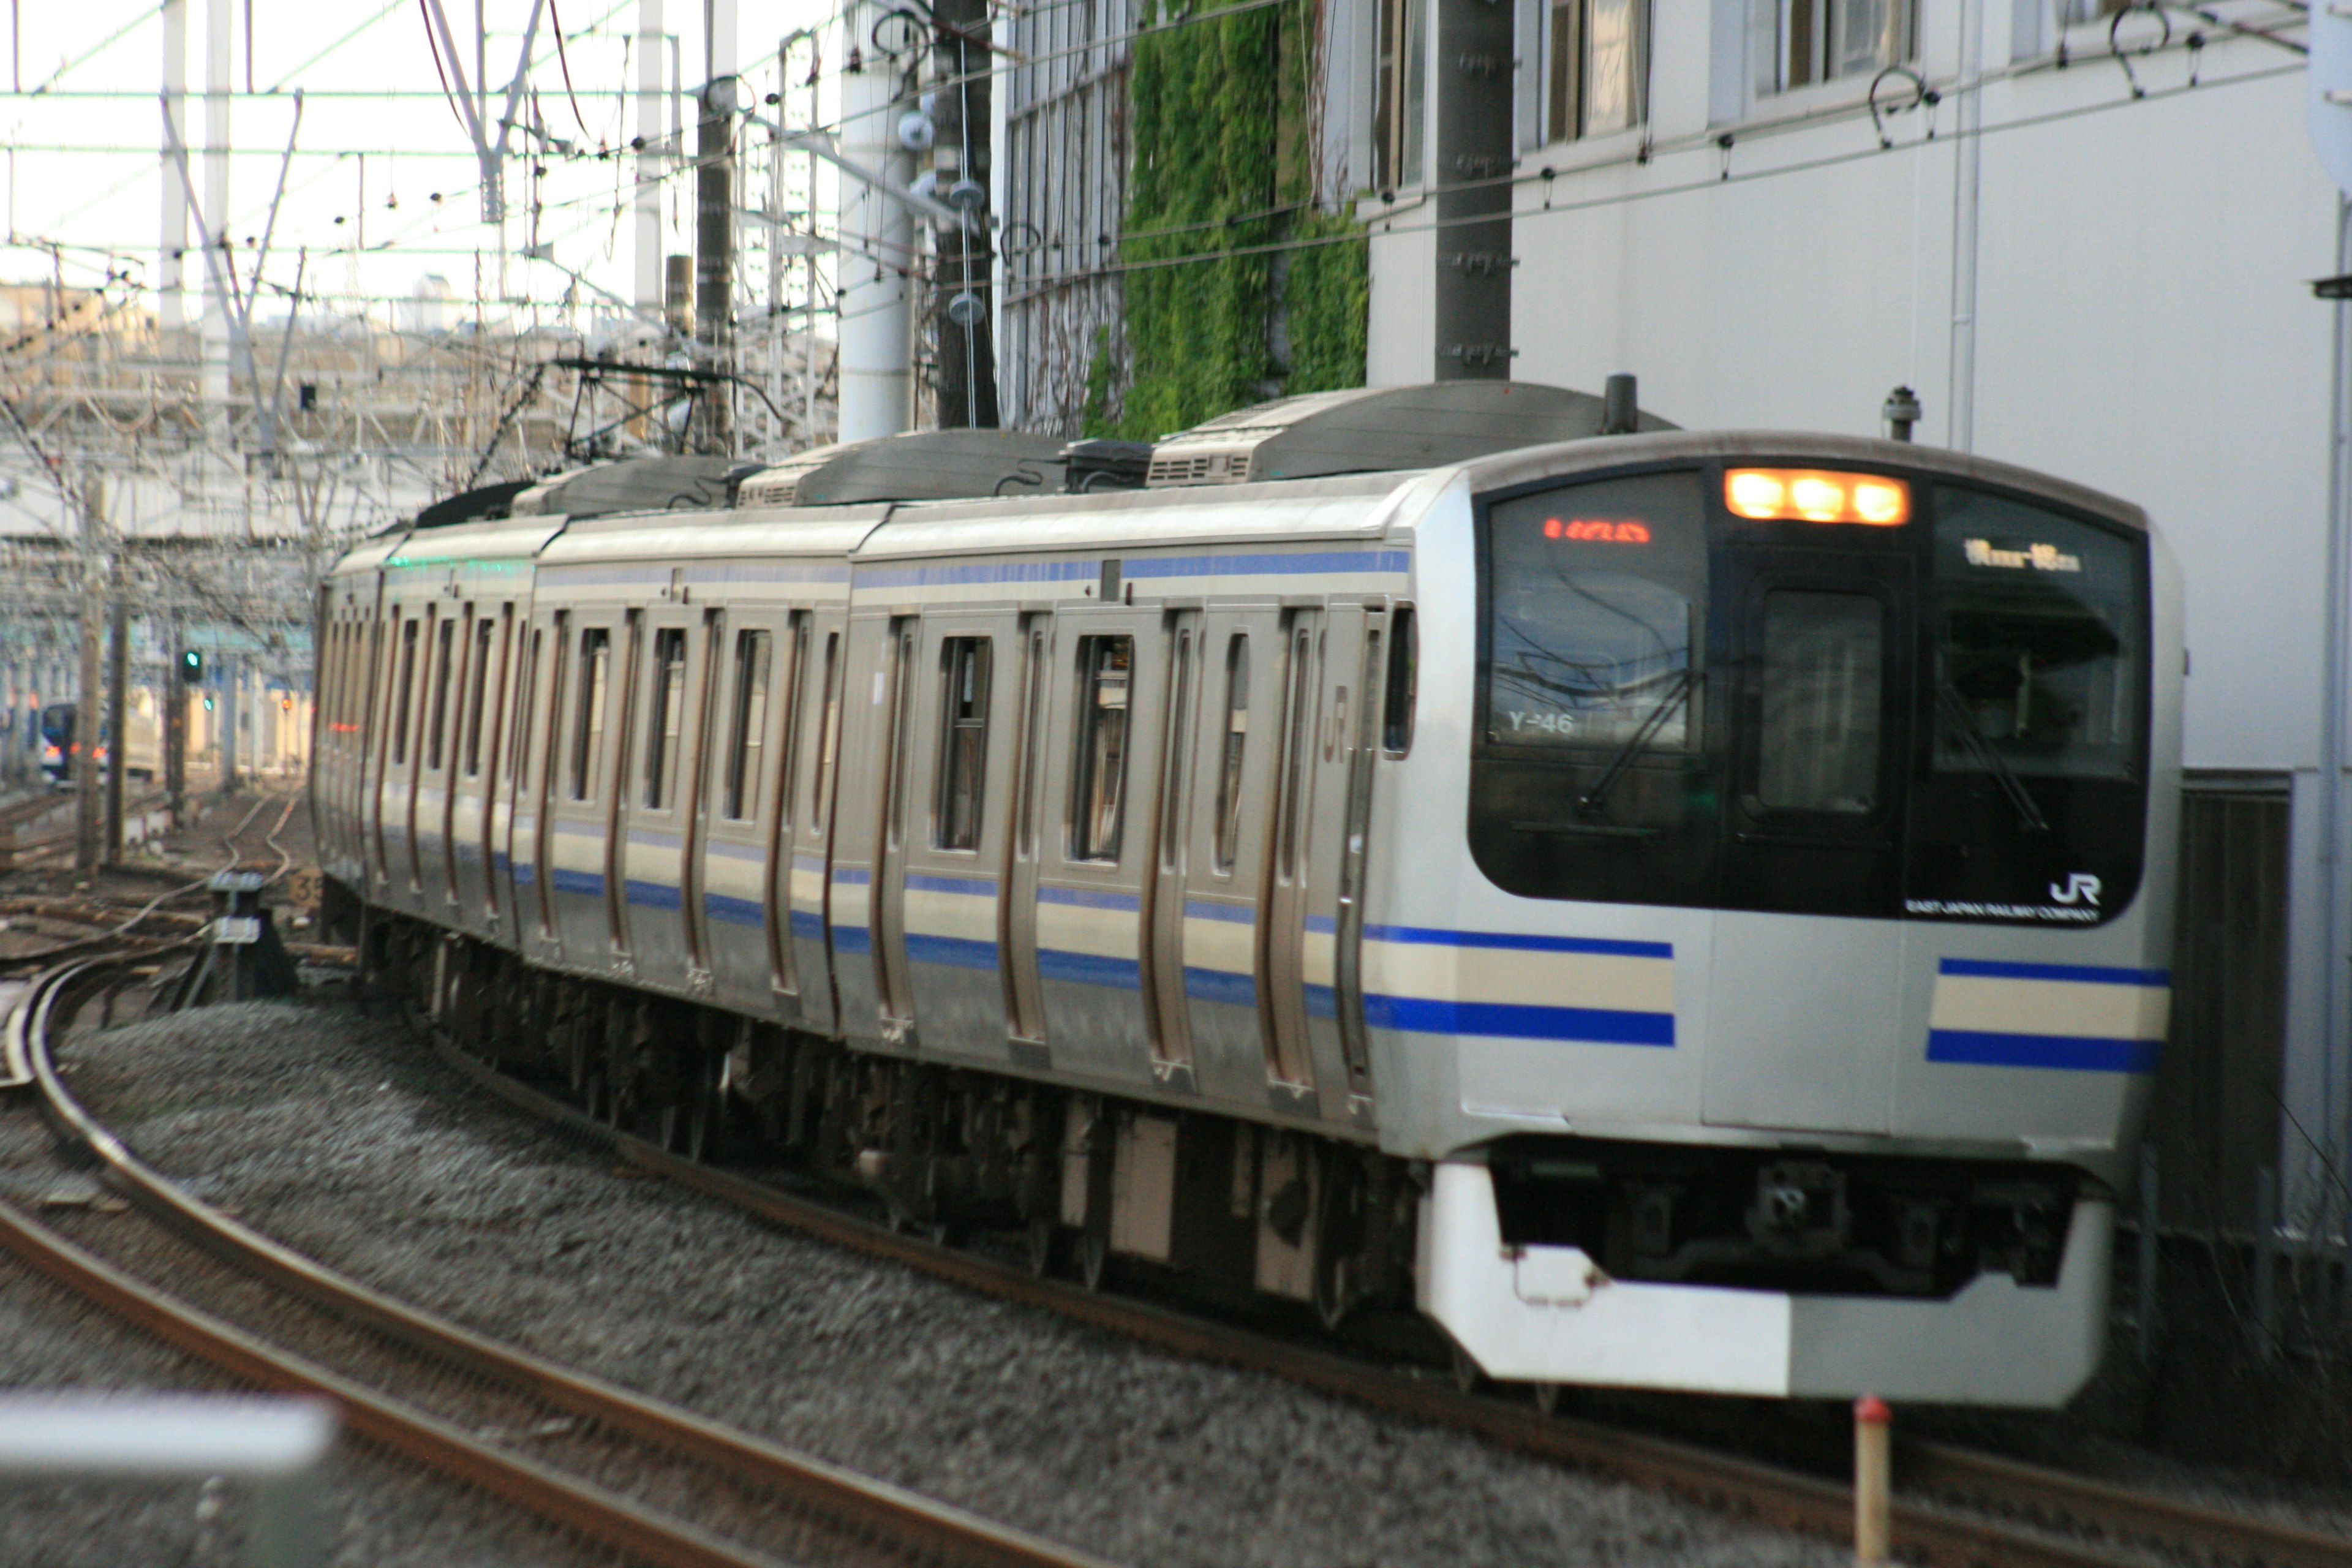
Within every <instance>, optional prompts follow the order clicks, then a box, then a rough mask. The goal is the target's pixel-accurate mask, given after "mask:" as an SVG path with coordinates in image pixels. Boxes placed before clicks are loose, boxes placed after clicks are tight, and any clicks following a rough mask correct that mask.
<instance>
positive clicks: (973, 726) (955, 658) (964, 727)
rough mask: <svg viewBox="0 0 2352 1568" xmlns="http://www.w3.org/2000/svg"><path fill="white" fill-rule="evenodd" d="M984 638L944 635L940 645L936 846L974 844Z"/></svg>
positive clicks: (984, 749) (984, 762) (983, 772)
mask: <svg viewBox="0 0 2352 1568" xmlns="http://www.w3.org/2000/svg"><path fill="white" fill-rule="evenodd" d="M988 649H989V641H988V639H987V638H986V637H950V638H948V639H947V640H946V642H944V643H942V644H941V645H940V680H941V682H942V684H943V687H944V690H943V692H942V697H943V700H942V701H941V703H940V798H939V803H938V805H937V806H936V807H935V808H934V814H933V817H932V821H933V823H934V824H935V833H936V838H935V842H936V844H937V846H938V847H940V848H941V849H977V848H979V847H980V811H981V801H982V784H984V783H985V782H986V777H987V772H988Z"/></svg>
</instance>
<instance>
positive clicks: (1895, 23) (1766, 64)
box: [1748, 0, 1917, 97]
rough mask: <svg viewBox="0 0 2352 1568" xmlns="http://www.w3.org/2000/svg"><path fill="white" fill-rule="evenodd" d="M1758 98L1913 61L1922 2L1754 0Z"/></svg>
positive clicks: (1751, 55) (1752, 41)
mask: <svg viewBox="0 0 2352 1568" xmlns="http://www.w3.org/2000/svg"><path fill="white" fill-rule="evenodd" d="M1749 5H1750V10H1749V13H1748V17H1749V24H1750V26H1751V27H1752V28H1753V34H1752V36H1751V38H1750V46H1749V59H1750V62H1751V63H1752V64H1753V66H1754V67H1755V71H1756V92H1757V96H1759V97H1762V96H1764V95H1766V94H1768V93H1775V92H1786V91H1788V90H1789V89H1792V88H1800V87H1810V86H1811V85H1812V84H1814V83H1815V82H1823V81H1835V80H1837V79H1840V78H1842V77H1856V76H1861V77H1868V76H1875V75H1877V74H1878V73H1879V72H1880V71H1882V70H1884V69H1885V68H1887V67H1888V66H1892V65H1899V64H1901V63H1902V62H1903V61H1904V60H1906V59H1908V58H1910V57H1911V48H1912V40H1913V34H1914V29H1913V20H1914V17H1913V13H1914V11H1915V10H1916V6H1917V0H1749Z"/></svg>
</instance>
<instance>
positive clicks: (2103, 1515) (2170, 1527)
mask: <svg viewBox="0 0 2352 1568" xmlns="http://www.w3.org/2000/svg"><path fill="white" fill-rule="evenodd" d="M426 1033H427V1035H428V1037H429V1038H430V1040H431V1043H432V1046H433V1048H434V1050H435V1052H436V1054H437V1055H438V1056H439V1057H440V1058H441V1059H442V1060H444V1061H445V1062H446V1063H447V1064H448V1065H449V1066H450V1067H452V1068H454V1069H456V1070H457V1071H458V1072H459V1073H461V1074H463V1075H464V1076H466V1077H467V1078H468V1079H471V1080H472V1081H474V1082H475V1083H477V1084H478V1085H480V1086H481V1087H482V1088H484V1089H488V1091H489V1092H491V1093H493V1094H495V1095H498V1096H499V1098H501V1099H503V1100H507V1101H508V1102H509V1103H510V1104H513V1105H515V1106H517V1107H519V1108H520V1109H522V1110H528V1111H530V1112H531V1113H532V1114H533V1115H536V1116H539V1117H541V1118H542V1119H544V1120H546V1121H551V1122H554V1123H556V1124H558V1125H560V1126H562V1128H564V1129H565V1130H566V1131H570V1132H572V1133H573V1134H575V1135H577V1136H579V1137H581V1138H583V1139H588V1140H592V1141H595V1142H600V1143H603V1144H606V1145H609V1147H610V1148H611V1149H612V1151H613V1152H614V1154H615V1155H616V1156H617V1157H618V1158H619V1159H621V1160H623V1161H625V1162H627V1163H630V1164H632V1165H635V1166H636V1167H638V1168H639V1169H641V1170H644V1171H646V1172H647V1173H653V1174H657V1175H660V1176H663V1177H666V1178H667V1179H669V1180H671V1181H674V1182H677V1183H678V1184H681V1185H684V1186H687V1187H690V1188H693V1189H694V1190H696V1191H698V1192H702V1193H705V1194H709V1195H711V1196H713V1197H717V1198H719V1199H721V1200H723V1201H725V1202H727V1203H730V1204H732V1205H736V1206H737V1207H739V1208H741V1209H743V1210H746V1211H748V1212H750V1213H751V1214H753V1215H758V1216H760V1217H761V1218H762V1219H765V1220H769V1221H772V1222H773V1223H776V1224H779V1225H782V1226H788V1227H790V1228H792V1229H794V1230H797V1231H800V1232H803V1233H804V1234H807V1235H811V1236H814V1237H819V1238H822V1239H824V1240H826V1241H829V1242H832V1243H835V1244H836V1245H839V1246H843V1247H852V1248H855V1249H856V1250H858V1251H862V1252H865V1253H867V1254H869V1255H872V1256H875V1257H880V1258H890V1259H893V1260H895V1261H897V1262H900V1263H904V1264H907V1265H909V1266H911V1267H913V1268H919V1269H921V1270H923V1271H924V1272H925V1273H928V1274H930V1275H932V1276H935V1277H937V1278H940V1279H948V1280H950V1281H953V1282H954V1283H956V1284H959V1285H962V1286H965V1287H967V1288H969V1289H974V1290H978V1291H981V1292H982V1293H984V1294H987V1295H990V1296H993V1297H997V1298H999V1299H1002V1300H1010V1301H1017V1302H1022V1303H1024V1304H1027V1305H1031V1306H1037V1307H1044V1308H1046V1309H1048V1310H1054V1311H1056V1312H1060V1313H1062V1314H1064V1315H1066V1316H1068V1317H1071V1318H1075V1319H1076V1320H1078V1321H1083V1322H1086V1323H1087V1324H1090V1325H1092V1326H1094V1327H1097V1328H1100V1329H1104V1330H1107V1331H1111V1332H1114V1333H1118V1334H1120V1335H1123V1336H1125V1337H1127V1338H1129V1339H1131V1340H1134V1341H1137V1342H1142V1343H1146V1344H1150V1345H1152V1346H1155V1347H1157V1348H1159V1349H1161V1350H1166V1351H1171V1352H1175V1353H1178V1354H1181V1355H1186V1356H1192V1357H1195V1358H1198V1359H1202V1360H1209V1361H1215V1362H1220V1363H1225V1364H1228V1365H1233V1366H1238V1367H1243V1368H1246V1369H1249V1370H1253V1371H1256V1372H1260V1373H1269V1374H1272V1375H1275V1376H1277V1377H1282V1378H1285V1379H1287V1380H1289V1381H1291V1382H1293V1383H1297V1384H1302V1385H1305V1386H1307V1387H1310V1388H1314V1389H1318V1390H1319V1391H1321V1392H1324V1393H1327V1394H1337V1395H1339V1396H1342V1397H1345V1398H1349V1399H1351V1400H1355V1401H1358V1402H1360V1403H1362V1404H1364V1405H1370V1406H1373V1407H1375V1408H1378V1409H1381V1410H1385V1411H1389V1412H1391V1413H1394V1414H1398V1415H1407V1416H1411V1417H1414V1418H1417V1419H1421V1420H1426V1421H1430V1422H1433V1423H1435V1424H1438V1425H1443V1426H1450V1427H1454V1428H1456V1429H1459V1430H1464V1431H1468V1432H1473V1433H1475V1434H1477V1435H1479V1436H1483V1437H1486V1439H1488V1440H1490V1441H1492V1442H1494V1443H1496V1444H1497V1445H1500V1446H1502V1447H1507V1448H1511V1449H1515V1450H1517V1451H1519V1452H1522V1453H1526V1454H1529V1455H1533V1456H1536V1457H1538V1458H1545V1459H1548V1460H1550V1461H1553V1462H1555V1463H1558V1464H1561V1465H1564V1466H1567V1467H1569V1468H1574V1469H1577V1470H1580V1471H1583V1472H1586V1473H1589V1474H1592V1475H1598V1476H1602V1477H1607V1478H1611V1479H1618V1480H1622V1481H1625V1482H1628V1483H1630V1484H1633V1485H1634V1486H1638V1487H1641V1488H1643V1489H1647V1490H1653V1491H1658V1492H1664V1493H1667V1494H1671V1495H1674V1496H1678V1497H1681V1498H1684V1499H1686V1500H1695V1501H1698V1502H1701V1503H1704V1504H1706V1505H1707V1506H1709V1507H1711V1508H1715V1509H1717V1510H1721V1511H1724V1512H1727V1513H1731V1514H1734V1515H1736V1516H1738V1517H1740V1518H1743V1519H1747V1520H1751V1521H1757V1522H1760V1523H1765V1524H1769V1525H1774V1526H1777V1527H1780V1528H1782V1529H1787V1530H1791V1531H1799V1532H1801V1533H1805V1534H1811V1535H1815V1536H1822V1537H1828V1538H1831V1539H1835V1540H1840V1541H1850V1540H1851V1539H1852V1536H1853V1492H1852V1491H1851V1489H1848V1488H1846V1487H1844V1486H1842V1485H1839V1484H1837V1483H1836V1482H1834V1481H1831V1480H1826V1479H1822V1478H1820V1477H1817V1476H1814V1475H1810V1474H1806V1473H1804V1472H1801V1471H1798V1470H1793V1469H1789V1468H1782V1467H1779V1466H1774V1465H1769V1464H1763V1463H1759V1462H1757V1461H1754V1460H1751V1459H1747V1458H1739V1457H1737V1456H1734V1455H1731V1454H1727V1453H1724V1452H1721V1451H1719V1450H1717V1449H1713V1448H1709V1447H1702V1446H1698V1445H1696V1444H1691V1443H1685V1442H1680V1441H1676V1440H1674V1439H1671V1438H1664V1437H1659V1436H1652V1435H1649V1434H1646V1433H1641V1432H1635V1431H1631V1430H1628V1429H1626V1428H1623V1427H1620V1426H1611V1425H1608V1424H1606V1423H1603V1422H1600V1421H1594V1420H1587V1419H1582V1418H1577V1417H1568V1416H1561V1415H1545V1414H1544V1413H1542V1412H1541V1411H1539V1410H1538V1409H1535V1408H1533V1407H1532V1406H1530V1405H1527V1404H1524V1403H1520V1402H1517V1401H1513V1400H1508V1399H1505V1398H1502V1397H1498V1396H1495V1395H1491V1394H1471V1393H1465V1392H1463V1391H1461V1390H1459V1389H1457V1388H1456V1387H1454V1385H1453V1384H1452V1382H1451V1381H1450V1380H1448V1379H1444V1378H1442V1377H1438V1376H1433V1375H1428V1374H1426V1373H1424V1372H1423V1369H1418V1368H1403V1369H1401V1368H1398V1367H1395V1366H1391V1365H1381V1364H1376V1363H1370V1362H1367V1361H1363V1360H1359V1359H1356V1358H1354V1357H1351V1356H1349V1355H1344V1354H1339V1353H1336V1352H1331V1351H1328V1350H1322V1349H1318V1348H1315V1347H1311V1346H1305V1345H1302V1344H1300V1343H1297V1342H1293V1341H1289V1340H1285V1339H1281V1338H1277V1337H1274V1336H1271V1335H1266V1334H1260V1333H1256V1332H1253V1331H1247V1330H1240V1329H1236V1328H1234V1327H1233V1326H1231V1325H1229V1324H1225V1323H1221V1322H1214V1321H1207V1320H1203V1319H1201V1318H1197V1317H1193V1316H1191V1315H1189V1314H1186V1313H1183V1312H1180V1311H1177V1310H1171V1309H1170V1308H1167V1307H1163V1306H1160V1305H1157V1304H1154V1303H1150V1302H1145V1301H1140V1300H1133V1299H1130V1298H1125V1297H1120V1296H1116V1295H1111V1294H1106V1293H1098V1292H1094V1291H1088V1290H1086V1289H1081V1288H1080V1287H1078V1286H1076V1285H1075V1284H1070V1283H1066V1282H1064V1281H1061V1280H1057V1279H1041V1278H1039V1277H1037V1276H1036V1275H1034V1274H1033V1273H1031V1272H1029V1271H1027V1270H1025V1269H1022V1268H1014V1267H1013V1266H1010V1265H1008V1264H1004V1263H1001V1262H998V1261H996V1260H994V1259H992V1258H983V1257H981V1256H978V1255H976V1254H973V1253H971V1252H967V1251H962V1250H959V1249H956V1248H954V1247H945V1246H940V1245H939V1244H936V1243H934V1242H931V1241H929V1240H925V1239H921V1238H919V1237H913V1236H908V1235H905V1234H901V1233H899V1232H897V1231H893V1230H891V1229H888V1228H887V1227H886V1226H880V1225H877V1224H875V1223H872V1222H870V1221H868V1220H866V1219H863V1218H860V1217H858V1216H856V1215H852V1214H848V1213H845V1212H844V1211H843V1210H840V1209H837V1208H833V1207H830V1206H827V1205H824V1204H821V1203H817V1202H814V1201H813V1200H811V1199H808V1198H805V1197H802V1196H798V1195H796V1194H790V1193H786V1192H782V1191H780V1190H778V1189H777V1188H775V1187H772V1186H769V1185H766V1184H761V1183H758V1182H754V1181H751V1180H748V1179H746V1178H744V1177H742V1176H740V1175H736V1174H734V1173H730V1172H728V1171H724V1170H720V1169H717V1168H715V1167H712V1166H709V1165H706V1164H702V1163H697V1162H695V1161H692V1160H688V1159H687V1158H685V1157H684V1156H682V1155H678V1154H675V1153H672V1152H668V1151H667V1150H665V1149H663V1148H661V1147H659V1146H658V1145H656V1144H655V1143H652V1142H647V1141H646V1140H644V1139H641V1138H638V1137H635V1136H634V1135H632V1134H630V1133H627V1132H623V1131H616V1130H614V1128H612V1127H610V1126H608V1125H606V1124H605V1123H604V1122H602V1121H596V1120H594V1119H593V1118H591V1117H589V1116H586V1115H583V1113H582V1112H580V1111H579V1110H575V1109H574V1108H572V1106H570V1105H567V1104H565V1103H564V1102H562V1100H556V1099H554V1098H552V1097H551V1096H549V1095H546V1094H542V1093H541V1092H540V1091H539V1090H537V1089H532V1088H530V1086H529V1085H526V1084H523V1083H521V1082H519V1081H518V1080H516V1079H512V1078H509V1077H508V1076H507V1075H506V1074H504V1073H501V1072H499V1071H497V1070H495V1069H493V1068H490V1067H488V1066H487V1065H486V1064H484V1063H483V1062H481V1061H480V1060H478V1058H474V1057H472V1056H469V1055H467V1053H465V1052H464V1051H462V1050H460V1049H458V1048H457V1047H456V1046H455V1045H454V1044H452V1043H451V1042H450V1041H449V1040H448V1039H447V1038H446V1037H444V1036H443V1035H442V1034H441V1032H440V1031H439V1030H438V1029H436V1028H432V1027H430V1026H426ZM1896 1480H1897V1484H1898V1495H1897V1497H1896V1498H1895V1503H1894V1541H1895V1551H1896V1553H1897V1554H1898V1556H1900V1557H1902V1558H1904V1559H1905V1560H1906V1561H1911V1562H1916V1563H1935V1564H1950V1565H1952V1568H2092V1565H2101V1568H2113V1565H2114V1564H2116V1563H2126V1562H2134V1561H2140V1560H2144V1559H2143V1558H2142V1556H2141V1555H2140V1554H2142V1553H2146V1554H2152V1555H2154V1556H2156V1557H2158V1558H2163V1559H2168V1560H2179V1559H2181V1558H2187V1559H2189V1560H2193V1561H2197V1562H2200V1563H2226V1564H2243V1565H2247V1568H2252V1565H2256V1564H2259V1565H2262V1568H2352V1540H2346V1539H2343V1538H2339V1537H2336V1536H2330V1535H2326V1534H2323V1533H2320V1532H2318V1531H2309V1530H2303V1529H2299V1528H2296V1527H2294V1526H2290V1525H2282V1524H2277V1523H2273V1522H2271V1521H2265V1520H2261V1519H2256V1518H2252V1517H2250V1516H2247V1515H2242V1514H2234V1513H2229V1512H2225V1511H2222V1510H2215V1509H2209V1508H2204V1507H2201V1506H2199V1505H2195V1504H2190V1503H2183V1502H2179V1501H2176V1500H2172V1499H2169V1498H2165V1497H2160V1496H2157V1495H2154V1494H2151V1493H2147V1492H2142V1491H2137V1490H2134V1489H2127V1488H2123V1487H2117V1486H2112V1485H2109V1484H2107V1483H2105V1482H2101V1481H2097V1480H2093V1479H2086V1478H2084V1477H2080V1476H2075V1475H2071V1474H2068V1473H2067V1472H2064V1471H2062V1470H2053V1469H2049V1468H2044V1467H2041V1466H2036V1465H2030V1464H2024V1463H2021V1462H2019V1461H2017V1460H2012V1459H2009V1458H2002V1457H2000V1456H1998V1455H1992V1454H1986V1453H1981V1452H1979V1451H1976V1450H1973V1449H1969V1448H1963V1447H1954V1446H1951V1445H1948V1444H1940V1443H1929V1442H1920V1441H1916V1440H1910V1441H1903V1442H1899V1443H1898V1445H1897V1447H1896Z"/></svg>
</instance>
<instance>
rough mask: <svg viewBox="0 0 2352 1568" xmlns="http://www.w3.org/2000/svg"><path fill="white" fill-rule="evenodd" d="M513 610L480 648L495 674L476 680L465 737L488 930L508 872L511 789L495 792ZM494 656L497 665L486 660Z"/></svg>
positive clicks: (506, 608) (508, 608)
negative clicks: (504, 840)
mask: <svg viewBox="0 0 2352 1568" xmlns="http://www.w3.org/2000/svg"><path fill="white" fill-rule="evenodd" d="M514 609H515V607H514V603H513V601H512V600H509V601H508V602H507V603H505V604H503V605H499V621H498V630H497V637H496V642H495V644H494V645H492V646H491V647H485V648H484V650H483V654H484V659H485V666H486V668H487V669H489V670H494V671H495V673H494V674H491V675H488V676H487V677H486V679H483V680H482V682H481V683H480V686H481V689H480V690H479V692H478V693H477V695H476V700H475V703H474V712H475V719H474V728H473V731H472V732H471V733H470V734H468V735H467V738H466V771H467V773H468V774H470V775H472V776H473V777H475V778H476V779H478V781H479V788H480V790H481V800H482V815H481V820H480V823H479V826H480V828H481V838H480V840H479V842H478V844H477V846H476V848H477V850H478V854H479V858H480V864H481V868H482V917H483V919H484V921H486V922H487V923H488V925H489V926H491V927H492V928H495V927H496V926H497V923H498V919H499V909H500V907H501V900H500V899H499V879H500V878H501V877H503V876H504V875H505V874H506V868H505V867H504V866H503V865H502V864H500V857H499V853H498V845H499V835H500V833H501V832H502V830H503V826H504V822H505V819H506V818H507V817H508V816H510V815H512V813H513V810H514V802H513V796H512V794H511V792H509V794H508V795H506V796H505V797H503V798H502V797H501V796H500V795H499V758H500V757H502V756H503V755H505V751H504V742H505V740H506V733H507V711H508V710H507V692H508V689H509V688H510V687H512V686H513V684H514V666H515V624H514ZM492 658H495V660H496V662H495V664H491V663H488V661H489V660H490V659H492Z"/></svg>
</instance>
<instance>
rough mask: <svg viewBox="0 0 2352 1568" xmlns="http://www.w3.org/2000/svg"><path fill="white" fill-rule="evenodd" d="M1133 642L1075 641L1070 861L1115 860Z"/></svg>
mask: <svg viewBox="0 0 2352 1568" xmlns="http://www.w3.org/2000/svg"><path fill="white" fill-rule="evenodd" d="M1134 662H1135V639H1134V638H1133V637H1080V638H1079V639H1078V722H1077V773H1076V776H1075V777H1074V778H1073V780H1072V781H1071V784H1072V787H1071V794H1070V858H1071V859H1073V860H1102V861H1114V862H1115V861H1117V860H1118V847H1119V833H1120V829H1121V827H1122V826H1124V825H1125V821H1126V816H1127V798H1126V797H1127V788H1126V786H1127V726H1128V694H1129V685H1130V678H1131V676H1132V673H1133V666H1134Z"/></svg>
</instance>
